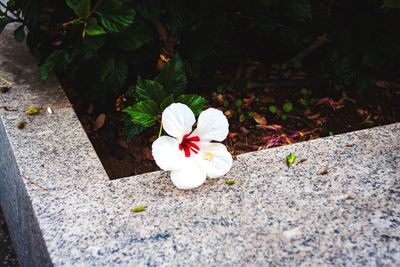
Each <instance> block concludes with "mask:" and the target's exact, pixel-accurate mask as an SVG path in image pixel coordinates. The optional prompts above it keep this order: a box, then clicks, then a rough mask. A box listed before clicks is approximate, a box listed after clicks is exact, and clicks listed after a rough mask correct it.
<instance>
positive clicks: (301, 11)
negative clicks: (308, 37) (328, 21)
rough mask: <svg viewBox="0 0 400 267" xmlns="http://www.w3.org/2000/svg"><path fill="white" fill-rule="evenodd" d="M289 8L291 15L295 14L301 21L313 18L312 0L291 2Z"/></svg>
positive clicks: (294, 0) (292, 0)
mask: <svg viewBox="0 0 400 267" xmlns="http://www.w3.org/2000/svg"><path fill="white" fill-rule="evenodd" d="M287 6H288V7H289V8H290V13H289V14H293V16H294V17H296V18H299V19H301V20H304V19H307V20H310V19H311V18H312V13H311V2H310V0H291V1H290V3H288V4H287Z"/></svg>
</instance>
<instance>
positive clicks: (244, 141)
mask: <svg viewBox="0 0 400 267" xmlns="http://www.w3.org/2000/svg"><path fill="white" fill-rule="evenodd" d="M300 73H303V72H300ZM294 75H295V74H294ZM294 75H293V76H294ZM275 76H277V78H276V79H279V75H275ZM275 76H274V77H275ZM274 77H272V78H273V79H274ZM231 78H232V77H227V79H231ZM236 78H237V77H236ZM247 78H248V77H247ZM250 78H254V77H250ZM303 78H304V77H300V79H299V80H295V81H294V84H296V81H298V83H299V84H302V82H301V81H304V80H302V79H303ZM276 79H275V81H274V82H275V83H276V84H278V85H279V81H276ZM219 80H221V79H219ZM286 82H287V81H286ZM281 84H285V82H283V83H281ZM65 88H66V91H67V94H68V96H69V97H70V99H71V101H72V103H73V104H74V107H75V109H76V111H77V114H78V116H79V118H80V120H81V122H82V125H83V127H84V129H85V130H86V132H87V134H88V136H89V138H90V140H91V141H92V143H93V146H94V148H95V150H96V152H97V154H98V155H99V157H100V159H101V162H102V163H103V165H104V168H105V170H106V171H107V173H108V175H109V176H110V178H111V179H115V178H121V177H127V176H131V175H135V174H140V173H146V172H151V171H155V170H157V169H158V167H157V166H156V164H155V162H154V160H153V159H152V156H151V144H152V142H153V141H154V140H155V139H156V136H157V134H158V127H152V128H149V129H146V130H145V131H144V132H143V133H141V134H140V135H137V136H135V137H134V138H133V139H131V140H127V138H126V129H125V126H124V121H125V119H126V117H125V114H123V113H121V112H116V111H111V112H105V113H106V120H105V124H104V125H103V126H102V127H101V128H100V129H98V130H94V129H95V128H96V122H95V121H96V118H97V117H98V116H99V114H100V113H103V112H100V111H98V110H96V108H95V107H93V104H92V103H93V102H92V101H91V100H90V98H89V97H84V96H82V94H81V93H78V92H76V91H74V90H73V89H71V88H70V87H69V86H65ZM353 91H354V90H353ZM196 93H198V94H200V95H203V96H204V97H206V98H207V100H208V105H209V106H210V107H214V108H218V109H221V110H222V111H223V112H224V113H225V114H226V116H227V117H228V119H229V123H230V133H229V136H228V138H227V139H226V141H225V144H226V145H227V147H228V149H229V150H230V152H231V153H232V154H233V155H237V154H241V153H246V152H250V151H255V150H259V149H266V148H269V147H274V146H280V145H287V144H292V143H296V142H301V141H306V140H310V139H315V138H319V137H323V136H328V135H335V134H340V133H344V132H350V131H355V130H359V129H364V128H368V127H373V126H378V125H384V124H389V123H393V122H398V121H400V109H399V108H398V104H399V103H400V90H399V85H398V84H395V83H393V82H388V81H379V82H378V83H377V86H376V88H375V90H374V91H373V92H372V94H371V95H370V97H369V98H367V99H364V102H362V101H361V100H359V99H357V98H356V97H355V96H354V95H350V94H348V93H347V92H346V90H334V89H327V88H325V87H321V86H316V87H315V86H314V87H312V86H311V87H307V88H302V87H293V86H292V87H291V88H288V87H287V88H285V87H283V88H271V85H270V84H267V85H266V86H264V87H263V86H262V85H261V86H258V88H253V89H242V90H240V88H239V89H238V88H235V89H231V88H230V87H229V86H227V87H226V88H225V89H224V88H221V87H218V88H216V87H211V89H209V90H204V89H203V92H202V93H201V92H200V93H199V92H196ZM285 103H292V105H293V109H292V110H291V111H290V112H284V111H283V110H282V105H283V104H285ZM272 105H274V106H276V107H277V111H276V113H272V112H271V111H270V109H272V108H270V106H272ZM272 111H273V110H272ZM282 115H283V117H282ZM285 117H286V118H285Z"/></svg>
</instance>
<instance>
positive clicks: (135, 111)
mask: <svg viewBox="0 0 400 267" xmlns="http://www.w3.org/2000/svg"><path fill="white" fill-rule="evenodd" d="M122 111H123V112H126V113H128V114H129V115H130V116H131V119H132V121H133V122H134V123H138V124H141V125H143V126H146V127H149V126H152V125H154V124H156V122H157V114H158V112H159V108H158V105H157V103H156V102H154V101H153V100H146V101H141V102H139V103H136V104H135V105H133V106H130V107H127V108H126V109H124V110H122Z"/></svg>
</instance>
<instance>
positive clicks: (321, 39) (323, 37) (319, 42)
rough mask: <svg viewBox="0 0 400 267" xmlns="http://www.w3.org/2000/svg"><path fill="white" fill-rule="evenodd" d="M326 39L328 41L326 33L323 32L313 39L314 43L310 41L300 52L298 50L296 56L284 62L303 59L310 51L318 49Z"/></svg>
mask: <svg viewBox="0 0 400 267" xmlns="http://www.w3.org/2000/svg"><path fill="white" fill-rule="evenodd" d="M328 41H329V40H328V35H327V34H326V33H324V34H323V35H321V36H318V37H317V40H315V41H314V43H312V44H311V45H310V46H309V47H307V48H306V49H304V50H303V51H302V52H300V54H298V55H297V56H295V57H293V58H292V59H290V60H289V61H287V62H286V63H292V62H296V61H301V60H303V59H304V58H305V57H307V56H308V55H309V54H310V53H311V52H313V51H314V50H316V49H318V48H319V47H320V46H322V45H323V44H325V43H327V42H328Z"/></svg>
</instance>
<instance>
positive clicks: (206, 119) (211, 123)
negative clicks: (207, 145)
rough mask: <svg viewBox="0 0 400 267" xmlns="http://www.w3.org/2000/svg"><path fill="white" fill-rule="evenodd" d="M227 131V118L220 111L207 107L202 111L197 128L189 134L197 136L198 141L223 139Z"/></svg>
mask: <svg viewBox="0 0 400 267" xmlns="http://www.w3.org/2000/svg"><path fill="white" fill-rule="evenodd" d="M228 133H229V123H228V119H227V118H226V117H225V115H224V113H222V111H220V110H218V109H215V108H209V109H207V110H205V111H203V112H202V113H201V114H200V116H199V120H198V122H197V128H196V130H194V131H193V133H192V134H191V136H196V135H197V136H199V137H200V141H206V142H208V141H212V140H215V141H219V142H221V141H223V140H224V139H225V138H226V136H227V135H228Z"/></svg>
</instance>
